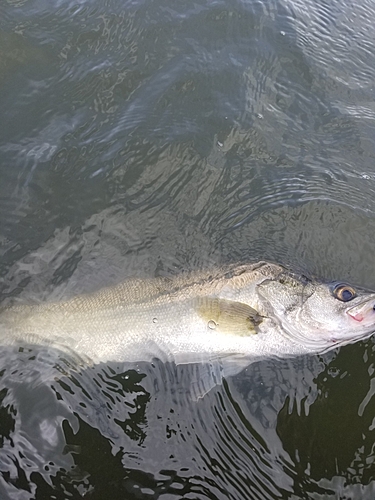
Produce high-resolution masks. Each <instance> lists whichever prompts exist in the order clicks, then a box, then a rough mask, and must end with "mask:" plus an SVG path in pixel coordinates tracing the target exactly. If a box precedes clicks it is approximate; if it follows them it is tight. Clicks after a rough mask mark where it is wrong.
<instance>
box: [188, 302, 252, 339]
mask: <svg viewBox="0 0 375 500" xmlns="http://www.w3.org/2000/svg"><path fill="white" fill-rule="evenodd" d="M198 314H199V316H200V317H201V318H203V319H204V320H205V321H207V325H208V327H209V328H211V329H212V330H217V331H218V332H220V333H231V334H233V335H239V336H241V337H244V336H248V335H251V334H254V333H257V326H258V325H259V324H260V323H261V322H262V316H260V315H259V314H258V312H257V311H256V310H255V309H253V308H252V307H251V306H249V305H247V304H244V303H243V302H236V301H234V300H227V299H219V298H212V297H200V298H199V299H198Z"/></svg>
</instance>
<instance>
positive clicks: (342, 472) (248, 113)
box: [0, 0, 375, 500]
mask: <svg viewBox="0 0 375 500" xmlns="http://www.w3.org/2000/svg"><path fill="white" fill-rule="evenodd" d="M0 12H1V15H0V87H1V92H0V109H1V120H0V213H1V221H0V244H1V259H0V276H1V281H0V292H1V299H2V300H3V301H4V302H5V303H7V302H9V301H12V300H22V301H27V302H32V301H35V300H41V299H43V300H44V299H57V298H62V297H66V296H71V295H74V294H77V293H81V292H87V291H91V290H95V289H98V288H99V287H101V286H104V285H108V284H110V283H115V282H118V281H120V280H122V279H125V278H126V277H129V276H134V275H137V276H141V277H144V276H155V275H165V276H169V275H171V274H174V273H176V272H179V271H181V270H192V269H204V268H207V267H210V266H214V265H220V264H222V263H227V262H248V261H257V260H261V259H268V260H272V261H276V262H280V263H282V264H285V265H288V266H291V267H292V268H293V269H295V270H297V271H298V270H299V271H303V272H307V273H309V274H313V275H316V276H319V277H320V278H322V279H344V280H350V281H352V282H354V283H357V284H359V285H363V286H367V287H372V288H374V287H375V268H374V266H373V261H374V259H373V254H374V250H373V249H374V243H375V236H374V235H375V201H374V192H375V189H374V187H375V166H374V158H375V140H374V137H375V135H374V132H375V130H374V129H375V126H374V125H375V121H374V119H375V101H374V82H375V53H374V50H373V47H374V42H375V28H374V24H373V19H374V14H375V5H374V2H372V1H370V0H367V1H366V0H364V1H361V2H360V3H353V2H349V1H348V0H332V1H330V2H321V1H317V0H290V1H289V0H280V1H273V0H269V1H266V0H265V1H252V0H250V1H247V2H244V1H232V0H229V1H228V0H227V1H226V2H224V1H214V2H208V3H207V2H195V3H191V4H190V3H187V2H174V3H173V2H170V1H169V2H166V1H165V0H155V1H149V2H142V1H141V0H139V1H134V2H119V1H117V0H106V2H98V1H90V2H88V1H84V0H83V1H80V2H68V1H64V0H61V1H58V2H54V3H53V4H51V3H48V2H43V1H42V0H4V1H3V3H2V5H1V7H0ZM374 350H375V345H374V342H373V340H371V339H370V340H369V341H368V342H366V343H358V344H355V345H351V346H346V347H345V348H342V349H341V350H340V352H334V353H330V354H328V355H325V356H322V357H318V356H311V357H307V358H298V359H295V360H285V361H275V360H269V361H264V362H261V363H256V364H253V365H250V366H249V367H248V368H247V369H246V370H244V371H243V372H242V373H241V374H239V375H237V376H235V377H231V378H228V379H227V380H226V381H225V383H224V385H223V386H221V387H217V388H216V389H214V390H212V391H211V392H210V393H209V394H207V395H206V396H205V397H204V398H203V399H201V400H199V401H198V402H192V401H191V400H190V399H189V396H188V394H189V392H188V390H187V387H188V386H189V380H190V379H191V373H190V372H191V370H193V369H194V367H186V366H185V367H181V366H177V367H176V366H175V365H173V364H163V363H161V362H159V361H157V360H155V363H154V364H146V363H143V364H121V365H116V364H109V365H97V366H93V367H87V368H86V369H84V370H78V369H76V368H75V367H74V366H72V365H71V364H70V362H69V360H68V359H58V360H56V358H55V357H54V354H53V353H52V352H50V351H49V350H45V349H42V348H41V349H37V348H35V347H34V348H31V347H30V349H28V348H25V349H24V350H23V351H22V352H19V351H17V350H15V349H13V350H12V349H10V348H9V349H5V348H3V349H2V350H1V353H0V402H1V406H0V471H1V477H0V497H1V498H9V499H20V500H24V499H33V498H36V499H49V498H51V499H53V498H54V499H66V498H73V499H76V498H77V499H78V498H90V499H100V500H101V499H103V498H113V499H117V498H119V499H120V498H121V499H142V500H143V499H159V498H160V499H163V500H171V499H178V498H184V499H220V500H221V499H223V500H224V499H236V500H238V499H250V500H252V499H270V498H283V499H284V498H285V499H301V498H304V499H305V498H306V499H336V498H340V499H349V498H350V499H356V498H361V499H373V498H374V495H375V451H374V449H375V448H374V442H375V417H374V415H375V398H374V392H375V389H374V381H375V378H374V362H373V358H374Z"/></svg>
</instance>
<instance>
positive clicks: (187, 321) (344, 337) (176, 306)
mask: <svg viewBox="0 0 375 500" xmlns="http://www.w3.org/2000/svg"><path fill="white" fill-rule="evenodd" d="M374 308H375V293H373V292H369V291H363V290H360V289H355V288H354V287H352V286H350V285H347V284H339V283H338V284H336V285H332V284H324V283H319V282H316V281H313V280H310V279H307V278H305V277H301V276H298V275H295V274H293V273H291V272H290V271H288V270H286V269H285V268H284V267H281V266H279V265H275V264H271V263H267V262H260V263H258V264H253V265H244V266H233V267H229V268H227V269H224V270H221V271H216V272H211V273H198V274H190V275H180V276H176V277H174V278H172V279H167V278H155V279H150V280H140V279H134V280H129V281H126V282H124V283H122V284H119V285H117V286H114V287H109V288H104V289H102V290H100V291H98V292H96V293H92V294H88V295H82V296H78V297H75V298H73V299H70V300H67V301H65V302H54V303H42V304H38V305H15V306H10V307H6V308H4V309H3V310H2V311H1V312H0V343H2V344H44V345H48V346H52V347H55V348H58V349H62V350H64V349H66V350H69V351H73V352H74V353H76V354H77V355H78V356H80V357H81V358H82V359H84V360H88V361H91V362H93V363H99V362H107V361H118V362H122V361H135V362H139V361H151V360H152V359H153V358H159V359H161V360H162V361H173V362H175V363H176V364H188V363H202V362H203V363H210V364H211V366H212V367H216V364H215V363H219V364H218V365H217V366H220V369H219V370H217V369H216V368H213V372H215V373H216V375H215V377H214V379H215V380H214V381H213V382H212V381H211V382H208V383H207V384H206V386H207V387H205V388H203V389H199V390H198V397H199V394H201V393H204V392H207V390H209V389H210V387H212V386H213V385H215V384H216V383H219V382H220V380H221V377H222V376H227V375H231V374H234V373H238V372H239V371H241V369H242V368H243V367H244V366H247V365H249V364H250V363H251V362H253V361H256V360H260V359H264V358H268V357H280V358H286V357H291V356H298V355H303V354H312V353H323V352H326V351H328V350H330V349H333V348H335V347H337V346H341V345H344V344H348V343H351V342H355V341H357V340H360V339H365V338H367V337H369V336H370V335H371V334H372V333H373V332H374V331H375V311H374ZM215 370H216V371H215Z"/></svg>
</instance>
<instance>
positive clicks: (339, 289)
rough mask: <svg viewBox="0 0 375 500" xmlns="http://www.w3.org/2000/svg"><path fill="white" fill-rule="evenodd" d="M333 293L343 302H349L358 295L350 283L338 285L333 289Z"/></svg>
mask: <svg viewBox="0 0 375 500" xmlns="http://www.w3.org/2000/svg"><path fill="white" fill-rule="evenodd" d="M333 295H334V296H335V297H336V299H339V300H341V302H349V300H352V299H354V297H356V296H357V294H356V291H355V290H354V288H352V287H351V286H349V285H337V286H336V287H335V288H334V289H333Z"/></svg>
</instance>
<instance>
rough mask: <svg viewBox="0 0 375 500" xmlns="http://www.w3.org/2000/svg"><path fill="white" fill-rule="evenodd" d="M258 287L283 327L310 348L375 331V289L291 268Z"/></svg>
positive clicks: (318, 348) (324, 348)
mask: <svg viewBox="0 0 375 500" xmlns="http://www.w3.org/2000/svg"><path fill="white" fill-rule="evenodd" d="M257 289H258V292H259V295H260V296H261V298H262V299H263V300H265V301H266V302H267V306H268V310H269V311H270V314H271V315H272V316H274V317H275V318H276V320H277V321H278V322H279V324H280V326H281V329H282V331H283V332H285V333H286V334H287V335H288V336H289V337H290V338H291V339H292V340H294V341H295V342H298V343H300V344H301V345H303V346H304V347H305V348H306V349H307V350H308V351H313V352H325V351H328V350H330V349H332V348H334V347H337V346H340V345H345V344H348V343H352V342H355V341H357V340H361V339H365V338H367V337H369V336H370V335H371V334H372V333H374V332H375V292H371V291H366V290H362V289H360V288H356V287H353V286H351V285H348V284H346V283H338V282H336V283H320V282H317V281H312V280H310V279H308V278H305V277H304V276H298V275H294V274H293V273H289V272H282V273H280V274H279V275H278V276H277V277H276V278H272V279H266V280H264V281H263V282H262V283H260V284H259V285H258V287H257Z"/></svg>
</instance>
